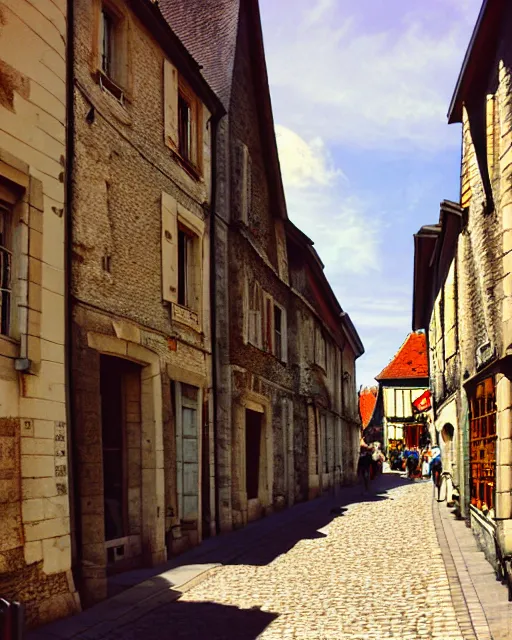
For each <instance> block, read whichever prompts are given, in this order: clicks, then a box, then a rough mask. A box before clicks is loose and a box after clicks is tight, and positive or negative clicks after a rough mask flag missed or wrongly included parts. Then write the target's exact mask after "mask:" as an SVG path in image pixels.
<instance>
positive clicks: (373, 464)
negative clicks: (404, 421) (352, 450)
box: [358, 438, 442, 489]
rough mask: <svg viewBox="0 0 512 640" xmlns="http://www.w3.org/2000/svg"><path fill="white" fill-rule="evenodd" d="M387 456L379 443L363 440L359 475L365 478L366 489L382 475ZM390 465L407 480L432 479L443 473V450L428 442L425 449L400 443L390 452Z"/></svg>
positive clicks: (361, 442)
mask: <svg viewBox="0 0 512 640" xmlns="http://www.w3.org/2000/svg"><path fill="white" fill-rule="evenodd" d="M385 460H386V456H385V455H384V453H383V452H382V450H381V446H380V443H379V442H373V443H370V444H368V443H367V442H366V441H365V439H364V438H361V441H360V449H359V465H358V471H359V474H360V475H361V476H362V477H363V481H364V484H365V488H366V489H367V488H368V483H369V481H370V480H372V479H373V478H375V477H376V476H377V475H378V474H379V473H382V468H383V464H384V461H385ZM389 465H390V468H391V469H392V470H396V471H403V472H405V473H406V476H407V478H410V479H411V480H413V479H414V478H430V477H434V476H435V474H436V473H441V471H442V462H441V450H440V449H439V447H432V446H431V443H430V442H428V443H427V444H426V445H425V446H424V447H422V448H420V447H407V446H405V445H403V444H402V443H400V442H399V443H398V444H397V445H396V447H395V448H393V449H391V450H390V452H389Z"/></svg>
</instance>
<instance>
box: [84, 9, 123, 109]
mask: <svg viewBox="0 0 512 640" xmlns="http://www.w3.org/2000/svg"><path fill="white" fill-rule="evenodd" d="M94 6H95V7H96V9H95V11H97V14H96V20H97V27H96V31H95V34H94V42H93V44H92V46H93V51H94V57H93V59H94V60H95V62H94V65H93V69H92V71H93V73H94V75H95V77H96V80H97V82H98V84H99V85H100V87H101V88H102V89H103V90H105V91H106V92H107V93H109V94H111V95H112V96H114V97H115V98H116V99H117V100H119V102H121V103H122V104H124V99H125V97H126V95H127V94H128V95H130V85H131V79H130V74H129V71H128V70H129V66H130V64H129V63H130V47H129V46H128V37H129V29H128V21H129V18H128V15H127V10H126V7H125V3H122V2H120V0H104V1H101V0H94Z"/></svg>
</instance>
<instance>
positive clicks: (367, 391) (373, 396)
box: [359, 387, 379, 429]
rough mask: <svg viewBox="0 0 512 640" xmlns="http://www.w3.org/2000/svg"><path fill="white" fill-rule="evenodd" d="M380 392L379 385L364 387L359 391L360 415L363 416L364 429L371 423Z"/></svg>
mask: <svg viewBox="0 0 512 640" xmlns="http://www.w3.org/2000/svg"><path fill="white" fill-rule="evenodd" d="M378 393H379V387H364V388H363V389H361V391H360V392H359V415H360V416H361V422H362V423H363V429H365V428H366V427H367V426H368V425H369V423H370V420H371V418H372V415H373V410H374V409H375V405H376V403H377V394H378Z"/></svg>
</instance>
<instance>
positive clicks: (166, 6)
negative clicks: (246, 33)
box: [158, 0, 240, 109]
mask: <svg viewBox="0 0 512 640" xmlns="http://www.w3.org/2000/svg"><path fill="white" fill-rule="evenodd" d="M158 6H159V7H160V11H161V13H162V15H163V17H164V18H165V20H166V21H167V22H168V24H169V25H170V26H171V28H172V29H173V31H174V32H175V33H176V35H177V36H178V37H179V38H180V40H181V41H182V42H183V44H184V45H185V46H186V48H187V49H188V50H189V52H190V53H191V54H192V56H193V57H194V59H195V60H196V61H197V62H198V63H199V64H200V65H201V66H202V73H203V76H204V77H205V79H206V81H207V82H208V84H209V85H210V87H211V88H212V89H213V90H214V91H215V93H216V94H217V95H218V96H219V98H220V100H221V101H222V103H223V105H224V107H225V108H226V109H227V108H228V107H229V100H230V96H231V85H232V82H231V80H232V77H233V69H234V63H235V51H236V38H237V33H238V17H239V11H240V0H160V1H159V5H158Z"/></svg>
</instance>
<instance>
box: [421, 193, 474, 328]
mask: <svg viewBox="0 0 512 640" xmlns="http://www.w3.org/2000/svg"><path fill="white" fill-rule="evenodd" d="M462 216H463V210H462V208H461V206H460V205H459V204H457V203H456V202H450V201H449V200H443V202H441V205H440V212H439V223H438V224H435V225H425V226H423V227H421V229H420V230H419V231H418V233H416V234H415V235H414V282H413V297H412V300H413V302H412V328H413V329H414V330H418V329H427V328H428V326H429V323H430V317H431V314H432V309H433V306H434V301H435V299H436V297H437V294H438V293H439V291H440V289H441V287H442V286H443V283H444V281H445V279H446V276H447V275H448V271H449V269H450V265H451V263H452V260H453V259H454V256H455V252H456V250H457V239H458V237H459V234H460V232H461V229H462Z"/></svg>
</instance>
